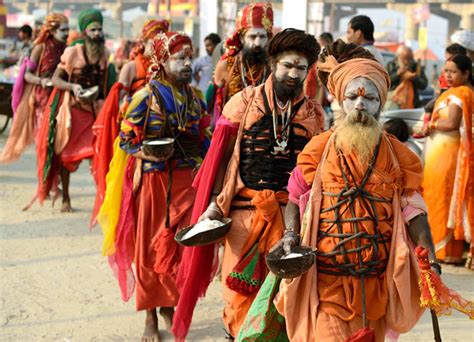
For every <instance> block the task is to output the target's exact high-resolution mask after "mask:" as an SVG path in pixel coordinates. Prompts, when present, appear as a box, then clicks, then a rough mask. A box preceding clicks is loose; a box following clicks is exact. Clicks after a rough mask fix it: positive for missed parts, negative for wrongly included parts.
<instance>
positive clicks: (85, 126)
mask: <svg viewBox="0 0 474 342" xmlns="http://www.w3.org/2000/svg"><path fill="white" fill-rule="evenodd" d="M93 123H94V116H93V114H92V113H91V112H88V111H85V110H83V109H79V108H76V107H71V135H70V137H69V140H68V142H67V144H66V146H65V147H64V149H63V150H62V152H61V162H62V164H63V166H64V167H65V168H66V169H68V170H69V171H71V172H72V171H75V170H76V169H77V167H78V166H79V163H80V162H81V161H82V160H83V159H88V158H92V156H93V155H94V148H93V146H92V140H93V134H92V125H93Z"/></svg>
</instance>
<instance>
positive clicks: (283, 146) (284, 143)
mask: <svg viewBox="0 0 474 342" xmlns="http://www.w3.org/2000/svg"><path fill="white" fill-rule="evenodd" d="M278 146H280V147H282V148H283V149H286V146H288V143H287V142H286V140H282V141H281V142H278Z"/></svg>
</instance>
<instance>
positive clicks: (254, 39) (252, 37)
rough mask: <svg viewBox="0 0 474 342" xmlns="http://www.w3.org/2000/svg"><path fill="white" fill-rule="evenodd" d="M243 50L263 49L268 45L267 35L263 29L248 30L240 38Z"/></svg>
mask: <svg viewBox="0 0 474 342" xmlns="http://www.w3.org/2000/svg"><path fill="white" fill-rule="evenodd" d="M242 43H243V45H244V48H247V49H254V48H256V47H260V48H262V49H263V48H265V47H266V46H267V43H268V33H267V31H265V29H264V28H249V29H248V30H247V32H245V35H244V37H243V38H242Z"/></svg>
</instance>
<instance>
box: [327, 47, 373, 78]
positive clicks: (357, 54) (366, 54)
mask: <svg viewBox="0 0 474 342" xmlns="http://www.w3.org/2000/svg"><path fill="white" fill-rule="evenodd" d="M331 55H332V56H334V58H335V59H336V60H337V62H338V63H343V62H345V61H348V60H350V59H353V58H367V59H371V60H373V61H376V59H375V57H374V56H373V55H372V54H371V53H370V51H369V50H367V49H365V48H364V47H362V46H358V45H356V44H352V43H346V42H344V41H343V40H341V39H338V40H336V41H335V42H334V43H332V44H329V45H327V46H326V48H325V49H324V50H323V51H322V52H321V54H320V55H319V58H318V60H319V62H322V63H323V62H325V61H326V58H327V57H328V56H331ZM318 76H319V79H320V80H321V82H323V84H324V85H326V86H327V82H328V76H329V72H327V71H321V70H319V69H318Z"/></svg>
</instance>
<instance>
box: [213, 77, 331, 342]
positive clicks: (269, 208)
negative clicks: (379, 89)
mask: <svg viewBox="0 0 474 342" xmlns="http://www.w3.org/2000/svg"><path fill="white" fill-rule="evenodd" d="M262 87H265V88H264V89H265V92H266V95H267V98H268V100H269V105H270V108H273V96H272V94H273V83H272V80H271V77H269V78H268V80H267V81H266V82H265V84H264V85H260V86H258V87H255V88H253V87H248V88H246V89H244V90H243V91H242V92H240V93H238V94H237V95H235V96H234V97H232V98H231V99H230V101H229V102H228V103H227V105H226V107H225V108H224V113H223V115H224V117H225V118H226V119H227V120H229V121H230V122H232V123H234V124H240V130H239V134H238V137H237V142H236V144H235V149H234V152H233V154H232V157H231V159H230V161H229V164H228V167H227V172H226V176H225V179H224V187H223V189H222V192H221V194H220V195H219V197H218V198H217V203H218V205H219V207H220V208H221V210H222V211H223V213H224V216H228V217H231V218H232V227H231V229H230V231H229V233H228V235H227V236H226V240H225V250H224V259H223V264H222V279H223V284H225V280H226V278H227V276H228V275H229V273H230V272H231V271H232V269H233V268H234V267H235V266H236V264H237V263H238V262H239V260H240V259H241V257H242V254H243V253H245V252H246V248H247V247H248V245H249V241H251V240H253V239H254V238H256V237H255V235H256V234H255V233H256V232H255V230H256V229H262V225H266V227H267V228H266V229H267V230H266V231H267V232H271V233H269V234H270V236H267V233H265V234H264V237H263V239H265V242H262V241H263V239H260V243H259V249H260V251H261V253H262V254H266V253H267V252H268V250H269V249H270V248H271V247H272V245H273V244H274V243H275V242H277V241H278V239H279V238H280V237H281V234H282V232H283V228H284V226H283V220H282V210H283V209H284V208H282V207H281V206H284V204H285V203H286V202H287V196H288V195H287V192H286V191H278V192H273V191H270V190H262V191H256V190H252V189H249V188H246V187H245V185H244V183H243V181H242V179H241V178H240V174H239V165H240V139H241V138H242V131H243V129H249V128H250V127H251V126H252V125H253V124H255V123H256V122H258V121H259V120H260V119H261V118H262V117H263V115H264V113H265V109H264V108H265V107H264V102H263V101H264V100H263V96H262ZM299 101H305V102H304V104H303V105H302V106H301V107H300V109H299V110H298V112H297V113H296V115H295V117H294V119H293V123H294V124H295V134H297V135H301V136H303V135H304V136H306V138H307V139H310V138H311V137H312V136H314V135H316V134H318V133H319V132H320V131H321V128H322V127H323V110H322V108H321V106H320V105H319V104H318V103H317V102H315V101H314V100H311V99H308V98H307V97H304V95H303V94H302V95H301V96H300V97H299V98H298V99H296V100H295V103H297V102H299ZM249 103H250V104H249ZM297 125H301V126H302V127H304V128H305V129H306V132H305V131H303V130H301V129H299V128H296V126H297ZM282 190H283V189H282ZM238 194H239V195H241V196H243V197H246V198H252V200H251V201H250V202H248V201H246V202H244V203H242V201H239V203H238V202H237V201H236V200H235V199H234V196H236V195H238ZM231 204H232V205H236V204H238V205H249V204H252V205H253V206H254V207H255V209H231ZM268 227H271V229H269V228H268ZM255 295H256V293H254V294H253V295H251V296H244V295H241V294H239V293H237V292H234V291H232V290H231V289H229V288H228V287H227V286H224V293H223V297H224V301H225V302H226V306H225V309H224V325H225V326H226V328H227V330H228V331H229V332H230V334H231V335H232V336H237V335H238V332H239V330H240V326H241V325H242V323H243V320H244V318H245V316H246V315H247V312H248V310H249V308H250V305H251V304H252V301H253V300H254V298H255Z"/></svg>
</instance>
